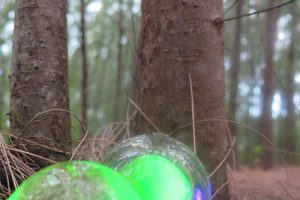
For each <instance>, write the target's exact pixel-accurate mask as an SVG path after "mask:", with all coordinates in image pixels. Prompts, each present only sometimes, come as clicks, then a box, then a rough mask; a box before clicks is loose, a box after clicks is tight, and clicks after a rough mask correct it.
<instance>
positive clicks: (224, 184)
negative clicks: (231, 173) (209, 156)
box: [211, 181, 229, 199]
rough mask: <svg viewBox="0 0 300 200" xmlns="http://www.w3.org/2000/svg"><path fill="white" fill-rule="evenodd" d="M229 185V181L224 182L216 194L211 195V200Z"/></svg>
mask: <svg viewBox="0 0 300 200" xmlns="http://www.w3.org/2000/svg"><path fill="white" fill-rule="evenodd" d="M228 184H229V181H226V182H225V183H223V185H221V186H220V187H219V188H218V189H217V190H216V192H215V193H214V194H213V195H212V197H211V199H214V198H215V196H216V195H217V194H218V193H219V192H220V191H221V190H222V189H223V188H224V187H225V186H226V185H228Z"/></svg>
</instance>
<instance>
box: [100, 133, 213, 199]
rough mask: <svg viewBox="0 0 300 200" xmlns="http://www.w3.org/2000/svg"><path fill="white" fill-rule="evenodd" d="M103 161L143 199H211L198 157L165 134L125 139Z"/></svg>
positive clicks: (207, 182)
mask: <svg viewBox="0 0 300 200" xmlns="http://www.w3.org/2000/svg"><path fill="white" fill-rule="evenodd" d="M103 162H104V163H105V164H106V165H108V166H109V167H111V168H113V169H115V170H116V171H118V172H120V173H121V174H122V175H124V176H125V177H126V178H127V179H128V182H129V183H130V184H131V185H132V186H133V188H134V189H135V191H137V193H138V194H139V196H140V198H141V199H142V200H153V199H159V200H211V186H210V183H209V180H208V177H207V173H206V170H205V168H204V166H203V165H202V163H201V162H200V160H199V159H198V158H197V156H196V155H195V154H194V153H193V152H192V151H191V150H190V149H189V148H188V147H187V146H186V145H184V144H183V143H181V142H179V141H177V140H175V139H173V138H171V137H169V136H167V135H166V134H160V133H154V134H145V135H141V136H137V137H133V138H130V139H127V140H125V141H124V142H122V143H120V144H119V145H117V146H115V147H114V148H113V149H112V150H111V151H110V152H109V153H108V154H107V155H106V157H105V158H104V161H103Z"/></svg>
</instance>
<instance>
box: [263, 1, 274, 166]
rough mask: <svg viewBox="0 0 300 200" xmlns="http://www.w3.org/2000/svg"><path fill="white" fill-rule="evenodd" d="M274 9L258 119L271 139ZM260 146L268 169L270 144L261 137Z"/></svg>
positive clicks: (269, 15) (269, 22) (270, 3)
mask: <svg viewBox="0 0 300 200" xmlns="http://www.w3.org/2000/svg"><path fill="white" fill-rule="evenodd" d="M274 3H275V1H274V0H269V1H268V7H270V8H271V7H273V6H274ZM276 12H277V11H276V10H271V11H268V12H267V21H266V23H267V26H266V37H265V40H266V57H265V68H264V71H263V76H264V85H263V88H262V92H263V99H262V103H263V105H262V114H261V119H260V132H261V133H262V134H263V135H264V136H265V137H266V138H268V139H269V140H270V141H272V102H273V68H274V62H273V55H274V41H275V35H276V22H277V17H276ZM261 146H262V147H263V152H262V155H261V164H262V167H263V168H264V169H268V168H270V167H271V166H272V163H273V153H272V148H271V146H270V144H269V143H268V142H267V141H266V140H265V139H264V138H261Z"/></svg>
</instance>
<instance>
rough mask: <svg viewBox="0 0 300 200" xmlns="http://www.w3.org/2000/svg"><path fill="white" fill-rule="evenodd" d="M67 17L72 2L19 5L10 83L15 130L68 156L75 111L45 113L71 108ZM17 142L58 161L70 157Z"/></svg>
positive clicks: (22, 0) (27, 0) (20, 0)
mask: <svg viewBox="0 0 300 200" xmlns="http://www.w3.org/2000/svg"><path fill="white" fill-rule="evenodd" d="M66 14H67V1H66V0H52V1H48V0H40V1H34V0H16V1H15V23H14V24H15V25H14V41H13V58H12V68H11V81H10V91H11V96H10V99H11V101H10V114H11V129H10V132H11V133H12V134H14V135H16V136H19V137H21V138H26V139H29V140H32V141H34V142H36V143H40V144H43V145H46V146H50V147H51V148H56V149H60V150H62V151H63V152H64V151H70V150H71V134H70V115H69V113H67V112H59V111H49V112H47V113H45V114H41V112H43V111H47V110H49V109H66V110H69V99H68V60H67V59H68V54H67V20H66ZM39 114H40V115H39ZM37 115H39V116H38V117H36V116H37ZM34 117H36V118H35V119H34V120H33V121H30V120H31V119H33V118H34ZM29 122H30V123H29ZM17 140H18V139H16V140H15V143H16V144H19V143H23V144H24V145H26V147H27V150H28V151H30V152H31V153H35V154H38V155H40V156H44V157H47V158H50V159H53V160H56V161H62V160H65V159H66V155H65V154H64V153H58V152H53V151H51V150H49V149H45V148H42V147H40V146H34V145H30V144H28V143H24V142H23V141H22V140H20V141H19V142H18V141H17ZM37 162H38V164H39V165H40V166H44V165H47V164H48V163H44V162H42V161H41V160H37Z"/></svg>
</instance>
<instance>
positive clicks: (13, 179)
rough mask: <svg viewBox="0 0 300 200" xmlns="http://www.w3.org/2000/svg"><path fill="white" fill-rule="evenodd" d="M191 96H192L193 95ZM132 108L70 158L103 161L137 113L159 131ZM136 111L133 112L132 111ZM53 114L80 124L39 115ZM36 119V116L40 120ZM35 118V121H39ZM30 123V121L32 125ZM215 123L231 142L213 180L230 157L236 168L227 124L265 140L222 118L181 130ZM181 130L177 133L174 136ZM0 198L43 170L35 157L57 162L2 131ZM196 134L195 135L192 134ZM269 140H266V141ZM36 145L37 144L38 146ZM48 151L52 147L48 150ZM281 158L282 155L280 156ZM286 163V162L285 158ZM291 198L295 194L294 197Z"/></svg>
mask: <svg viewBox="0 0 300 200" xmlns="http://www.w3.org/2000/svg"><path fill="white" fill-rule="evenodd" d="M191 95H192V93H191ZM129 102H130V103H131V105H132V106H133V107H134V109H131V112H130V111H129V110H130V109H129V108H128V112H127V113H128V114H127V116H126V118H125V119H124V120H122V121H120V122H115V123H111V124H108V125H106V126H105V127H103V128H101V129H100V130H98V131H97V132H96V133H95V134H94V136H93V137H91V138H88V135H89V134H88V132H87V131H86V134H85V135H84V136H83V138H82V139H81V140H79V141H78V142H77V145H75V147H74V148H73V153H72V154H70V156H71V159H70V160H73V159H76V160H91V161H101V160H102V158H103V156H104V155H105V154H106V151H107V150H109V149H110V148H111V147H112V146H114V145H116V144H118V143H119V142H120V141H123V140H124V139H126V138H130V137H131V136H132V135H131V131H130V130H131V126H132V122H133V119H134V118H135V116H136V114H137V113H138V112H140V113H141V115H143V116H144V117H145V119H147V120H148V122H149V123H150V124H152V125H153V127H154V128H155V129H158V128H157V127H156V126H155V124H153V122H151V121H150V120H149V118H148V117H147V116H146V114H145V113H143V111H142V110H141V109H140V108H139V107H138V106H137V105H136V104H135V103H134V102H133V101H132V100H129ZM132 110H134V111H132ZM50 111H51V112H52V111H61V112H68V113H70V114H71V115H72V116H73V117H75V118H76V119H77V120H78V121H79V122H80V120H79V119H78V118H77V117H76V116H75V115H74V114H72V113H71V112H69V111H65V110H49V111H45V112H43V113H40V114H38V116H40V115H43V114H45V113H47V112H50ZM38 116H36V117H38ZM36 117H35V118H36ZM32 121H33V120H31V121H30V122H32ZM212 121H213V122H216V123H222V124H224V126H225V128H226V130H227V140H228V148H227V149H228V150H227V153H226V156H225V157H224V158H223V160H222V161H221V162H220V163H219V165H218V166H217V167H216V168H215V170H213V172H212V173H210V175H209V177H212V176H214V175H215V174H216V172H217V171H218V170H219V169H220V168H221V167H222V166H223V165H227V166H229V165H228V160H229V159H228V158H229V157H230V156H232V157H233V159H230V160H231V161H232V162H233V163H232V164H231V165H230V166H233V169H231V171H233V170H234V169H235V153H234V152H233V146H234V145H235V138H233V137H231V134H230V130H229V128H228V123H234V124H236V125H239V126H244V127H246V128H248V129H249V130H250V131H249V132H251V133H254V134H257V135H259V136H260V137H262V138H264V139H266V138H265V137H264V136H263V135H262V134H261V133H259V132H258V131H257V130H254V129H253V128H251V127H248V126H247V125H244V124H241V123H238V122H232V121H228V120H223V119H206V120H201V121H195V120H194V119H193V120H192V123H190V124H187V125H185V126H182V127H180V128H179V129H181V128H185V127H187V126H194V124H196V123H206V122H212ZM179 129H177V130H174V131H173V132H172V133H170V134H171V135H172V134H173V133H175V132H177V131H179ZM0 133H1V134H0V180H1V181H0V199H5V198H7V196H8V195H9V194H10V193H11V192H12V191H13V190H14V188H16V187H17V186H18V184H20V183H21V182H22V181H23V180H25V179H26V178H27V177H29V176H30V175H32V174H33V173H35V172H36V171H37V170H39V169H40V167H39V166H37V165H36V164H34V161H33V158H34V157H38V158H39V159H44V160H46V161H48V162H49V163H55V161H52V160H49V159H47V158H43V157H41V156H38V155H34V154H32V153H30V152H28V151H26V149H19V148H17V147H16V146H14V145H12V144H7V143H5V142H4V139H3V136H4V135H6V136H9V137H16V136H14V135H10V134H9V133H7V132H3V131H2V132H0ZM193 134H195V133H193ZM266 140H267V139H266ZM26 142H32V141H28V140H27V141H26ZM268 142H269V143H270V144H271V145H272V147H273V149H274V151H276V152H277V153H278V154H279V155H281V153H280V150H279V149H278V148H277V147H276V146H275V145H274V144H273V143H272V142H271V141H269V140H268ZM195 144H196V141H194V148H196V147H195ZM35 145H37V144H35ZM45 148H50V147H46V146H45ZM51 150H54V151H57V150H55V149H51ZM281 157H282V155H281ZM282 159H283V163H284V158H283V157H282ZM286 177H287V178H288V174H287V172H286ZM228 184H229V182H226V183H224V184H223V185H222V186H221V187H220V188H218V189H217V190H216V192H215V194H214V195H216V193H218V192H219V191H221V190H222V189H223V187H225V186H227V185H228ZM291 195H292V194H291Z"/></svg>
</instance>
